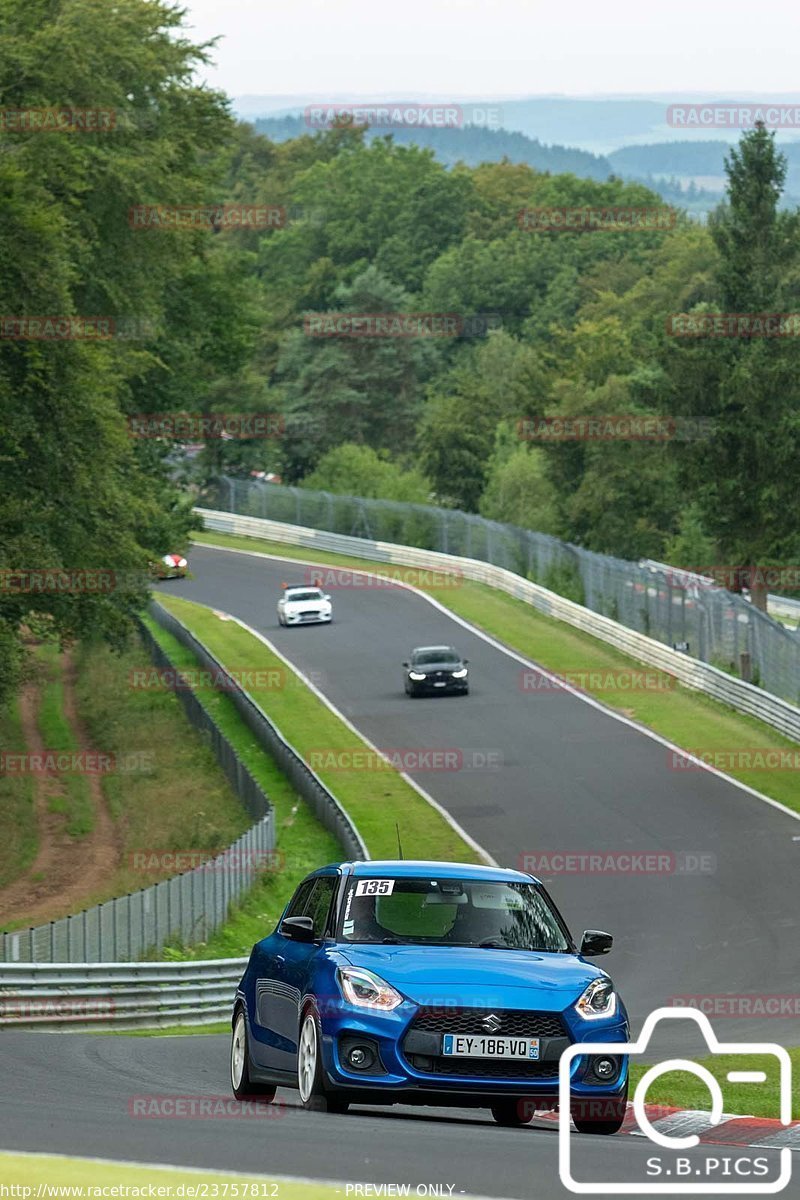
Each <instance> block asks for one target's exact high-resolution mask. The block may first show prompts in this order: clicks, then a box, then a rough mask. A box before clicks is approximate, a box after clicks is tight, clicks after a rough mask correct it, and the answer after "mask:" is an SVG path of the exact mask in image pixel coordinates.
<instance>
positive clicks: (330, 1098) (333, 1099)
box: [297, 1008, 350, 1113]
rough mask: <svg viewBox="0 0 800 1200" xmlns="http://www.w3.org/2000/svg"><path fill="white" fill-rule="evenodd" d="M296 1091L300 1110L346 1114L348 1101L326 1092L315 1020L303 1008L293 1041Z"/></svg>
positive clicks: (348, 1105)
mask: <svg viewBox="0 0 800 1200" xmlns="http://www.w3.org/2000/svg"><path fill="white" fill-rule="evenodd" d="M297 1090H298V1091H299V1092H300V1100H301V1101H302V1104H303V1108H307V1109H310V1110H311V1111H312V1112H329V1113H346V1112H347V1110H348V1108H349V1107H350V1103H349V1101H348V1100H344V1099H341V1098H340V1097H339V1096H336V1095H334V1094H333V1093H332V1092H329V1091H326V1089H325V1079H324V1071H323V1066H322V1031H321V1029H320V1024H319V1018H318V1017H317V1015H316V1013H315V1012H314V1011H313V1009H311V1008H307V1009H306V1011H305V1014H304V1016H303V1020H302V1021H301V1023H300V1036H299V1037H298V1040H297Z"/></svg>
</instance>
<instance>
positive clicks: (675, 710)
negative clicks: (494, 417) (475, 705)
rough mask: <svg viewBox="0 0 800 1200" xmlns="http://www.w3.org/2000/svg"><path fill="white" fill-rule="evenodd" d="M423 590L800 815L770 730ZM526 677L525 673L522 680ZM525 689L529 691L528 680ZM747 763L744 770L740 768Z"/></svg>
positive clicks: (206, 537)
mask: <svg viewBox="0 0 800 1200" xmlns="http://www.w3.org/2000/svg"><path fill="white" fill-rule="evenodd" d="M194 540H195V541H197V542H199V543H201V544H202V543H204V544H207V545H219V546H230V547H232V548H235V549H242V550H249V551H250V552H251V553H258V552H259V551H260V552H262V553H264V554H275V555H279V556H281V557H283V558H294V559H305V560H309V561H313V562H314V563H315V564H316V563H318V564H320V565H326V564H329V565H332V566H343V567H353V568H357V569H361V570H367V571H371V572H373V573H376V574H380V575H384V576H386V577H388V578H397V579H400V580H402V579H403V578H404V576H405V577H406V578H407V577H408V574H409V568H402V567H392V566H390V565H387V564H385V563H375V562H370V561H368V560H365V559H360V558H355V557H351V556H347V555H342V554H330V553H327V552H324V551H323V552H319V551H317V550H314V549H311V548H307V547H298V546H287V545H284V544H283V543H277V542H269V541H265V540H264V541H262V540H261V539H259V538H244V537H234V536H232V535H229V534H221V533H210V532H203V533H200V534H196V535H194ZM434 577H435V576H434ZM421 590H423V591H425V592H427V593H428V594H429V595H431V596H432V597H433V598H434V599H436V600H438V601H439V603H441V604H443V605H444V606H445V607H447V608H449V609H451V610H452V612H454V613H456V614H457V615H458V616H460V617H463V618H464V619H465V620H468V621H470V622H472V624H474V625H476V626H477V627H478V628H480V629H482V630H484V631H485V632H486V633H488V634H490V635H491V636H492V637H495V638H497V639H498V640H499V641H502V642H504V643H505V645H507V646H509V647H510V648H511V649H512V650H516V651H517V652H518V653H520V654H522V655H524V656H525V657H526V658H530V659H532V660H533V661H534V662H536V663H538V664H539V665H541V666H542V667H545V668H547V669H548V670H550V671H553V672H555V673H556V674H558V675H564V676H566V677H567V678H568V679H571V680H572V681H574V682H576V683H579V686H580V687H581V688H582V689H583V690H584V691H585V692H587V693H588V694H589V695H592V696H595V697H596V698H597V699H598V700H600V701H601V702H602V703H603V704H604V705H606V706H607V707H608V708H610V709H614V710H616V711H617V712H620V713H622V714H624V715H625V716H628V717H630V718H631V719H633V720H635V721H638V722H640V723H641V724H642V725H645V726H647V727H648V728H649V729H652V730H654V731H655V732H656V733H659V734H661V735H662V737H665V738H667V739H668V740H669V741H671V742H674V743H675V744H676V745H678V746H680V747H681V748H683V749H685V750H689V751H699V750H703V751H707V752H714V753H718V754H719V755H720V759H719V761H720V762H722V763H725V764H731V765H725V767H724V768H723V769H724V770H725V773H726V774H728V775H730V776H732V777H733V778H734V779H738V780H740V781H741V782H742V783H745V784H747V785H749V786H750V787H752V788H755V789H756V790H757V791H759V792H763V794H764V795H766V796H770V797H771V798H772V799H774V800H779V801H780V802H781V803H782V804H785V805H786V807H787V808H791V809H793V810H794V811H795V812H800V788H798V779H797V774H798V773H797V771H796V770H787V769H782V768H780V767H764V768H763V769H762V768H761V766H760V765H757V766H752V765H750V764H751V763H753V762H755V761H757V760H756V759H755V757H754V756H755V754H756V753H757V752H759V751H762V752H763V751H769V750H795V751H796V750H797V746H796V744H795V743H794V742H791V741H789V739H788V738H784V737H782V736H781V735H780V734H779V733H777V732H776V731H775V730H773V729H771V728H770V727H769V726H768V725H764V724H763V723H762V722H761V721H757V720H755V719H754V718H751V717H746V716H742V715H740V714H739V713H736V712H734V711H733V710H732V709H729V708H726V707H725V706H724V705H722V704H718V703H716V702H715V701H714V700H710V699H709V698H708V697H706V696H703V695H701V694H700V693H698V692H694V691H691V690H690V689H689V688H685V687H683V686H682V685H681V684H680V683H678V682H677V680H675V679H674V678H673V677H672V676H664V675H663V673H661V672H659V673H658V676H657V679H655V680H653V681H652V682H651V684H650V686H648V687H639V688H632V687H631V685H630V680H631V678H632V676H631V672H637V671H638V672H639V673H640V674H641V669H642V668H641V664H640V663H638V662H636V660H635V659H632V658H629V657H628V656H627V655H625V654H621V653H620V652H619V651H617V650H615V649H613V647H611V646H607V645H606V644H605V643H604V642H601V641H599V640H598V639H596V638H593V637H591V636H590V635H589V634H586V633H582V632H581V631H579V630H576V629H573V628H572V627H571V626H569V625H565V624H564V623H563V622H561V621H557V620H555V619H554V618H552V617H547V616H544V615H543V614H542V613H539V612H537V610H536V609H535V608H533V607H532V606H531V605H530V604H526V603H525V602H524V601H522V600H515V599H514V598H513V597H511V596H507V595H506V594H505V593H504V592H499V591H497V590H496V589H494V588H490V587H488V586H486V585H485V584H479V583H472V582H470V581H468V580H464V581H462V582H461V584H460V586H458V587H453V586H449V587H448V586H444V587H436V586H422V587H421ZM523 670H524V668H523V667H522V666H520V672H521V673H522V672H523ZM650 674H651V675H655V674H656V673H655V672H652V671H651V672H650ZM665 681H666V682H665ZM626 685H627V686H626ZM520 686H521V687H522V686H524V681H523V679H522V674H521V676H520ZM743 752H744V755H747V754H748V753H749V754H750V758H745V757H743ZM668 753H669V752H668V751H667V750H666V749H665V751H664V756H665V761H664V767H665V770H666V769H669V768H668V757H667V756H668ZM742 762H744V764H745V765H744V766H741V765H737V764H741V763H742Z"/></svg>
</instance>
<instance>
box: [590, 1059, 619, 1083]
mask: <svg viewBox="0 0 800 1200" xmlns="http://www.w3.org/2000/svg"><path fill="white" fill-rule="evenodd" d="M592 1070H593V1071H594V1073H595V1075H596V1076H597V1078H598V1079H603V1080H609V1079H613V1078H614V1076H615V1075H616V1073H617V1064H616V1063H615V1062H614V1060H613V1058H596V1059H595V1061H594V1065H593V1067H592Z"/></svg>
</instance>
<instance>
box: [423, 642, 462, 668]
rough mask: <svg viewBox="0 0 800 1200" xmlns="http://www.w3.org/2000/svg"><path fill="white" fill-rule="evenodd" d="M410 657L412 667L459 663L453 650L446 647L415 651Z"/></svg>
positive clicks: (432, 647)
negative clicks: (411, 658) (426, 664)
mask: <svg viewBox="0 0 800 1200" xmlns="http://www.w3.org/2000/svg"><path fill="white" fill-rule="evenodd" d="M412 657H413V662H414V665H415V666H418V667H419V666H424V665H425V663H457V662H461V659H460V658H459V657H458V655H457V654H456V652H455V650H451V649H450V648H449V647H448V646H431V647H429V649H427V650H415V651H414V654H413V656H412Z"/></svg>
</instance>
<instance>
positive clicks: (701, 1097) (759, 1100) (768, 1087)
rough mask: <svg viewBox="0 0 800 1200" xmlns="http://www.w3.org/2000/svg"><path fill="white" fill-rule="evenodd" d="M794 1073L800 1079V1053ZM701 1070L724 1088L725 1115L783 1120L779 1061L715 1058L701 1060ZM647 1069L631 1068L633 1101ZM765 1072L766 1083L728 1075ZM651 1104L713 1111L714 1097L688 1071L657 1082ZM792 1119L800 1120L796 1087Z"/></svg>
mask: <svg viewBox="0 0 800 1200" xmlns="http://www.w3.org/2000/svg"><path fill="white" fill-rule="evenodd" d="M789 1055H790V1057H791V1059H792V1073H793V1076H794V1078H795V1079H797V1078H798V1075H800V1049H795V1050H790V1051H789ZM696 1061H697V1062H699V1063H700V1065H701V1066H704V1067H706V1068H707V1069H708V1070H709V1071H710V1072H711V1074H712V1075H713V1076H714V1078H715V1079H716V1080H717V1081H718V1082H719V1083H720V1085H721V1087H722V1095H723V1097H724V1100H725V1111H726V1112H730V1113H736V1114H737V1116H740V1117H778V1116H779V1104H780V1095H779V1082H778V1063H777V1060H776V1059H774V1058H771V1057H770V1056H768V1055H763V1056H762V1055H758V1054H754V1055H752V1056H750V1055H748V1057H747V1061H746V1063H745V1060H744V1058H742V1057H739V1056H737V1055H724V1054H719V1055H715V1056H713V1057H711V1058H705V1059H697V1060H696ZM647 1069H648V1068H647V1066H646V1065H645V1066H640V1065H639V1064H637V1065H636V1066H633V1065H632V1066H631V1092H630V1095H631V1099H632V1098H633V1090H634V1088H635V1086H636V1084H637V1083H638V1082H639V1080H640V1079H641V1077H642V1075H643V1074H644V1072H645V1071H646V1070H647ZM737 1070H738V1071H742V1070H748V1071H764V1072H765V1073H766V1076H767V1082H766V1083H759V1084H752V1083H728V1082H727V1080H726V1074H727V1072H728V1071H737ZM647 1101H648V1103H649V1104H664V1105H668V1106H670V1107H674V1108H698V1109H701V1110H707V1109H709V1108H710V1107H711V1096H710V1093H709V1090H708V1088H707V1087H706V1086H705V1084H704V1083H703V1082H702V1081H701V1080H700V1079H698V1078H697V1076H696V1075H690V1074H689V1073H688V1072H686V1071H676V1072H675V1073H674V1074H670V1075H663V1076H662V1077H661V1078H660V1079H658V1080H656V1082H655V1083H654V1084H653V1086H652V1087H651V1088H648V1091H647ZM792 1118H793V1120H795V1121H797V1120H800V1092H798V1089H797V1087H796V1086H795V1089H794V1092H793V1096H792Z"/></svg>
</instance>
